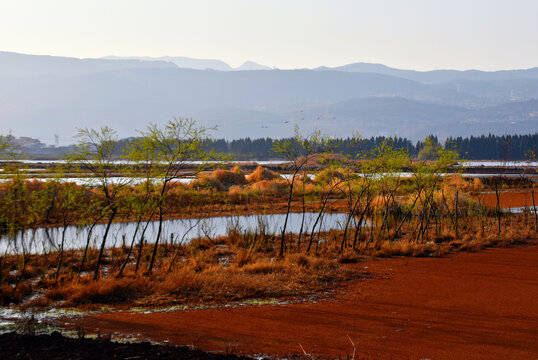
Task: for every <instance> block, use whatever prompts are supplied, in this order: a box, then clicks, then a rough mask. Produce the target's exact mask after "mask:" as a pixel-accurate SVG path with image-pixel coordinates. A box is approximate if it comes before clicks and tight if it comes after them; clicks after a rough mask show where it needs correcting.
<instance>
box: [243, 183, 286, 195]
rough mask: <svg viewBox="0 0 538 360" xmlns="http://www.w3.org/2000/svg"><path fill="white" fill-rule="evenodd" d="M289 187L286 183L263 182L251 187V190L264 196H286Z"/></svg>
mask: <svg viewBox="0 0 538 360" xmlns="http://www.w3.org/2000/svg"><path fill="white" fill-rule="evenodd" d="M288 188H289V185H288V183H287V182H286V181H278V180H261V181H258V182H255V183H253V184H251V185H250V186H249V190H251V191H255V192H258V193H260V194H263V195H266V194H267V195H286V194H287V192H288Z"/></svg>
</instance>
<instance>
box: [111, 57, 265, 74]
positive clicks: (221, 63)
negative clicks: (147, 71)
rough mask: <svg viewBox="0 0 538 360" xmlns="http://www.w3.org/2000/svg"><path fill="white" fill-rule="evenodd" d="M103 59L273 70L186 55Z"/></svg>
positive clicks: (189, 66)
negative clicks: (232, 65)
mask: <svg viewBox="0 0 538 360" xmlns="http://www.w3.org/2000/svg"><path fill="white" fill-rule="evenodd" d="M103 59H109V60H140V61H166V62H171V63H173V64H175V65H177V66H178V67H180V68H184V69H195V70H217V71H234V70H271V68H270V67H269V66H265V65H260V64H258V63H255V62H253V61H245V62H244V63H243V65H241V66H239V67H238V68H233V67H231V66H230V65H228V64H227V63H225V62H224V61H222V60H214V59H194V58H189V57H184V56H175V57H172V56H161V57H148V56H128V57H121V56H106V57H104V58H103Z"/></svg>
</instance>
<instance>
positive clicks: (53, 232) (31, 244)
mask: <svg viewBox="0 0 538 360" xmlns="http://www.w3.org/2000/svg"><path fill="white" fill-rule="evenodd" d="M285 216H286V215H285V214H259V215H241V216H220V217H207V218H194V219H176V220H165V221H164V222H163V233H162V237H161V242H166V243H170V242H172V241H173V242H174V243H176V244H177V243H178V242H188V241H190V240H192V239H194V238H199V237H209V238H210V239H213V238H216V237H218V236H222V235H227V234H228V233H229V232H230V231H231V230H232V229H236V230H238V231H240V232H242V233H243V232H245V231H246V232H256V231H258V232H260V229H263V230H264V232H265V233H266V234H276V233H279V232H280V229H281V227H282V225H283V224H284V220H285ZM317 216H318V213H305V219H304V229H305V230H303V231H311V230H312V226H313V225H314V223H315V222H316V218H317ZM302 220H303V214H302V213H290V216H289V219H288V225H287V231H288V232H293V233H299V231H300V229H301V223H302ZM346 220H347V214H342V213H325V214H324V215H323V217H322V219H321V230H322V231H327V230H331V229H341V228H343V227H344V225H345V222H346ZM145 224H146V223H142V224H140V226H139V228H138V230H137V224H136V223H135V222H126V223H114V224H112V225H111V228H110V232H109V234H108V238H107V243H106V246H107V247H114V246H121V245H123V243H124V242H125V244H126V245H129V244H130V243H131V241H132V239H133V235H134V234H135V232H136V237H135V242H138V241H139V240H140V236H141V234H142V229H143V227H144V226H145ZM105 229H106V225H105V224H98V225H96V226H95V227H94V228H93V229H92V231H91V234H90V246H91V247H93V248H97V247H98V246H99V245H100V243H101V239H102V236H103V234H104V232H105ZM319 229H320V223H318V225H317V226H316V231H318V230H319ZM89 231H90V229H89V227H88V226H86V227H77V226H69V227H67V228H66V230H65V244H64V249H83V248H84V246H85V245H86V242H87V239H88V233H89ZM157 231H158V222H157V221H151V222H149V224H148V226H147V229H146V231H145V234H144V239H145V241H146V242H147V243H152V242H154V241H155V238H156V236H157ZM62 233H63V228H62V227H54V228H48V229H45V228H38V229H33V230H28V231H25V232H24V233H22V232H20V233H19V234H17V236H16V237H11V238H10V237H7V236H2V237H0V253H1V254H4V253H21V252H22V251H23V250H24V251H25V252H26V253H43V252H48V251H51V250H56V249H58V248H59V246H60V243H61V239H62ZM23 247H24V248H23Z"/></svg>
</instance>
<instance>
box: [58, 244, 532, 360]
mask: <svg viewBox="0 0 538 360" xmlns="http://www.w3.org/2000/svg"><path fill="white" fill-rule="evenodd" d="M354 266H358V267H359V268H361V269H363V268H364V267H366V266H367V269H364V271H369V272H370V273H371V275H372V278H371V279H369V280H364V279H363V280H357V281H354V282H352V283H350V284H349V285H348V286H346V287H345V288H343V289H342V290H341V291H340V292H339V293H338V294H335V295H334V296H332V299H329V300H325V301H322V302H320V303H316V304H294V305H285V306H270V305H265V306H248V307H239V308H218V309H209V310H191V311H178V312H172V313H152V314H138V313H137V314H133V313H104V314H100V315H92V316H87V317H85V318H82V319H78V320H75V321H76V322H77V324H78V325H82V326H84V327H85V328H86V329H94V330H95V329H96V328H99V329H100V331H101V332H105V333H107V332H108V333H112V332H114V331H119V332H121V333H125V334H141V336H142V337H148V338H151V339H154V340H164V339H167V340H169V341H170V342H172V343H177V344H192V343H194V344H195V345H196V346H197V347H199V348H201V349H204V350H213V351H224V350H225V349H226V348H228V350H230V349H232V350H233V351H235V352H240V353H244V354H260V353H262V354H272V355H279V356H284V355H286V354H290V353H302V350H301V347H300V346H299V343H300V344H301V345H302V347H303V348H304V349H305V350H306V352H308V353H313V354H314V355H318V356H323V357H338V356H339V355H342V356H343V357H344V358H345V355H346V354H352V352H353V347H352V345H351V342H350V340H349V339H348V337H347V336H348V335H349V337H350V338H351V339H352V340H353V342H354V343H355V345H356V347H357V354H356V358H361V359H362V358H367V359H409V358H411V359H423V358H429V359H516V358H517V359H538V245H531V246H521V247H517V248H497V249H488V250H484V251H482V252H479V253H460V254H456V255H451V256H447V257H444V258H398V259H383V260H372V261H368V262H362V263H360V264H357V265H354ZM69 321H70V322H73V319H69Z"/></svg>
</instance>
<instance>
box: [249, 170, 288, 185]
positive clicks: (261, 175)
mask: <svg viewBox="0 0 538 360" xmlns="http://www.w3.org/2000/svg"><path fill="white" fill-rule="evenodd" d="M279 177H280V175H278V174H277V173H276V172H274V171H271V170H269V169H266V168H264V167H262V166H258V167H257V168H256V170H254V171H253V172H252V173H251V174H249V175H247V177H246V179H247V181H248V182H249V183H255V182H259V181H263V180H274V179H278V178H279Z"/></svg>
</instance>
